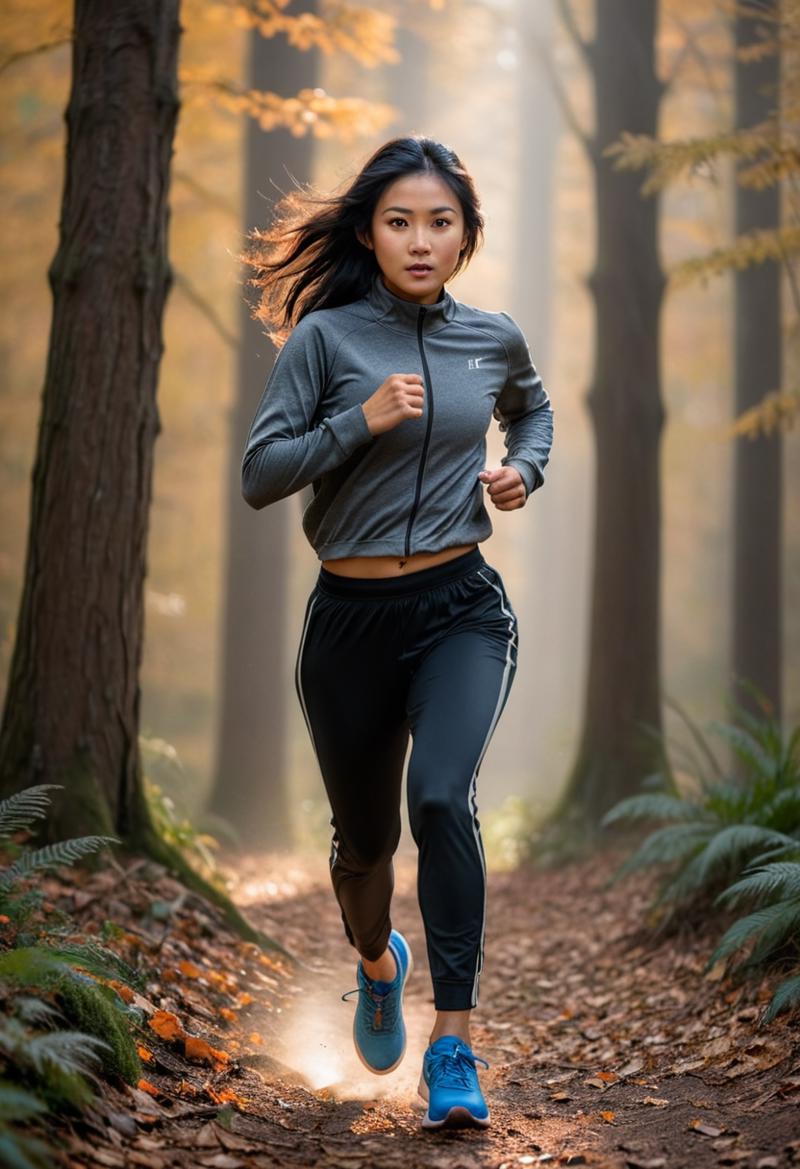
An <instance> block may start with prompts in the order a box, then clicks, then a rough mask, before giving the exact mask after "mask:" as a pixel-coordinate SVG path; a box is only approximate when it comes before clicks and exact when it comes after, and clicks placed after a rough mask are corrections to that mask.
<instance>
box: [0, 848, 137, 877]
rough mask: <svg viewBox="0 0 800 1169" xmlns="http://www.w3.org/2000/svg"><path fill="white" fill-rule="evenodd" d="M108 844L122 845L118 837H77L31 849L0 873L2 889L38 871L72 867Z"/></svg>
mask: <svg viewBox="0 0 800 1169" xmlns="http://www.w3.org/2000/svg"><path fill="white" fill-rule="evenodd" d="M106 844H121V841H119V840H117V838H116V836H77V837H75V839H74V840H59V841H57V842H56V843H55V844H47V845H45V846H44V848H35V849H31V850H30V851H29V852H26V853H23V854H22V856H19V857H17V859H16V860H15V861H14V863H13V864H12V865H9V867H8V868H7V869H3V870H2V871H1V872H0V889H9V888H10V887H11V886H12V885H13V884H14V882H15V881H16V880H18V879H19V878H20V877H24V876H27V875H28V873H32V872H34V871H35V870H36V869H43V868H50V867H52V866H54V865H71V864H74V863H75V861H77V860H80V858H81V857H83V856H87V855H88V854H89V853H92V852H97V851H98V850H99V849H101V848H103V847H104V846H105V845H106Z"/></svg>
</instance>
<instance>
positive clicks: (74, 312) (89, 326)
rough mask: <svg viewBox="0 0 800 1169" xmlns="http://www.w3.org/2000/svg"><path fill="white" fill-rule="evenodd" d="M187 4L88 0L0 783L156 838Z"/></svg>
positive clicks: (61, 812) (77, 831) (76, 826)
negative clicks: (37, 787)
mask: <svg viewBox="0 0 800 1169" xmlns="http://www.w3.org/2000/svg"><path fill="white" fill-rule="evenodd" d="M178 13H179V3H178V0H117V2H116V3H114V4H112V5H109V4H108V3H106V2H105V0H77V3H76V6H75V31H74V48H73V77H72V90H71V94H70V99H69V105H68V108H67V111H66V123H67V147H66V176H65V186H64V192H63V199H62V210H61V221H60V235H59V246H58V250H57V252H56V255H55V257H54V259H53V262H52V264H51V266H50V270H49V273H48V275H49V280H50V286H51V289H52V293H53V318H52V324H51V331H50V342H49V351H48V360H47V370H46V375H45V384H44V390H43V395H42V411H41V418H40V424H39V433H38V441H37V450H36V459H35V466H34V470H33V484H32V496H31V514H30V523H29V532H28V544H27V551H26V563H25V574H24V582H23V592H22V599H21V603H20V612H19V617H18V621H17V634H16V640H15V645H14V652H13V657H12V661H11V668H10V672H9V682H8V690H7V693H6V702H5V707H4V712H3V722H2V729H1V730H0V794H2V795H9V794H11V793H12V792H15V791H18V790H20V789H21V788H24V787H27V786H29V785H31V784H34V783H45V782H48V783H55V784H62V785H63V787H64V790H63V791H61V792H59V793H56V795H55V798H54V800H53V805H52V808H51V813H50V815H49V816H48V818H47V821H46V826H45V827H44V832H43V834H44V835H45V836H46V837H48V838H50V839H63V838H64V837H66V836H71V835H81V834H85V833H87V834H88V833H93V832H101V833H116V834H117V835H118V836H120V837H122V838H124V839H125V840H126V841H127V842H135V841H136V840H138V839H142V838H144V836H146V834H147V832H148V829H149V819H148V816H147V810H146V805H145V802H144V798H143V791H142V781H141V764H140V756H139V744H138V735H139V707H140V688H139V667H140V663H141V658H142V647H143V635H144V597H143V593H144V578H145V576H146V572H147V563H146V540H147V528H148V518H149V508H150V498H151V484H152V470H153V454H154V444H155V439H156V436H157V434H158V433H159V430H160V421H159V417H158V410H157V405H156V385H157V379H158V368H159V361H160V359H161V354H162V352H163V340H162V318H163V311H164V304H165V300H166V297H167V293H168V290H169V287H170V284H171V273H170V267H169V262H168V258H167V225H168V214H169V212H168V202H167V194H168V188H169V168H170V159H171V155H172V144H173V137H174V132H175V125H176V121H177V116H178V109H179V102H178V95H177V53H178V41H179V36H180V31H181V30H180V25H179V23H178Z"/></svg>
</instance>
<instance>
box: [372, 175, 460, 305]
mask: <svg viewBox="0 0 800 1169" xmlns="http://www.w3.org/2000/svg"><path fill="white" fill-rule="evenodd" d="M359 238H360V239H361V242H362V243H363V244H364V245H365V246H366V247H369V248H372V250H373V251H374V252H375V259H376V260H377V261H378V266H379V268H380V269H381V272H382V273H383V282H384V284H385V285H386V287H387V288H388V289H389V291H390V292H393V293H394V294H395V295H396V296H401V297H403V298H404V299H405V300H413V301H416V302H417V303H418V304H433V302H434V301H435V300H438V298H439V293H440V292H441V290H442V285H444V284H445V283H446V281H447V280H449V279H450V276H451V275H452V273H453V270H454V268H455V266H456V264H457V263H458V257H459V253H460V252H461V249H462V248H463V247H464V246H465V244H466V243H467V235H466V231H465V227H464V213H463V211H462V210H461V203H460V200H459V199H458V196H457V195H456V194H455V193H454V192H453V190H452V188H451V187H449V186H448V185H447V183H446V182H444V180H443V179H440V178H439V177H438V175H434V174H416V175H407V176H405V178H402V179H396V180H395V182H393V183H390V184H389V186H387V187H386V188H385V189H384V191H383V193H382V195H381V197H380V198H379V199H378V203H377V206H376V207H375V212H374V214H373V216H372V224H371V228H370V231H369V233H368V234H367V235H366V236H364V237H361V236H359Z"/></svg>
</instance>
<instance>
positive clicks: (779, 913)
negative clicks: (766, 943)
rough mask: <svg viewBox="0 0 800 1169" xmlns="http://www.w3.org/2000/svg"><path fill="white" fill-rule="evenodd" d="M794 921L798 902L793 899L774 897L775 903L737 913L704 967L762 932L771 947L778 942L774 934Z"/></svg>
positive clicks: (797, 916) (782, 933) (799, 908)
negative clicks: (780, 899)
mask: <svg viewBox="0 0 800 1169" xmlns="http://www.w3.org/2000/svg"><path fill="white" fill-rule="evenodd" d="M797 921H800V904H798V903H797V902H796V901H777V902H776V903H775V904H774V905H767V906H765V907H764V908H763V909H757V910H755V911H754V912H753V913H748V914H747V916H746V917H740V918H739V919H738V920H737V921H735V922H734V923H733V925H731V926H730V927H729V928H728V929H727V930H726V931H725V933H724V934H723V936H722V939H721V941H720V942H719V945H718V946H717V947H716V949H715V950H714V952H713V954H712V955H711V957H710V958H709V960H708V962H707V964H706V969H709V970H710V969H711V967H712V966H714V965H715V963H717V962H719V961H721V960H722V959H723V958H729V957H730V955H731V954H733V953H735V951H736V950H740V949H741V948H742V947H743V946H746V945H747V944H748V943H749V942H752V941H753V940H754V939H755V938H763V937H764V936H765V935H766V936H767V937H768V938H769V940H770V947H769V948H770V949H773V948H774V947H775V945H776V944H778V942H777V941H776V938H782V937H784V936H785V935H786V934H787V933H788V932H790V931H791V929H792V926H793V924H795V923H796V922H797Z"/></svg>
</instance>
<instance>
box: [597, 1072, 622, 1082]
mask: <svg viewBox="0 0 800 1169" xmlns="http://www.w3.org/2000/svg"><path fill="white" fill-rule="evenodd" d="M597 1078H598V1080H605V1081H606V1083H608V1084H613V1083H614V1081H615V1080H618V1079H619V1076H618V1075H617V1073H616V1072H598V1073H597Z"/></svg>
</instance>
